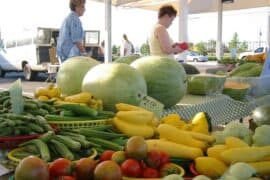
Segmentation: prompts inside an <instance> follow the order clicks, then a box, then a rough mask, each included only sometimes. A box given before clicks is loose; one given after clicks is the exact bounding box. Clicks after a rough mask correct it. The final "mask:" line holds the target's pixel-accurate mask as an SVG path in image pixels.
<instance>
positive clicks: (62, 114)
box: [60, 110, 75, 116]
mask: <svg viewBox="0 0 270 180" xmlns="http://www.w3.org/2000/svg"><path fill="white" fill-rule="evenodd" d="M60 116H75V113H74V112H72V111H70V110H62V111H60Z"/></svg>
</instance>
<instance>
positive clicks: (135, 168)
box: [121, 159, 142, 177]
mask: <svg viewBox="0 0 270 180" xmlns="http://www.w3.org/2000/svg"><path fill="white" fill-rule="evenodd" d="M121 171H122V173H123V175H124V176H127V177H141V174H142V170H141V167H140V164H139V162H138V161H136V160H135V159H127V160H125V161H124V162H123V163H122V164H121Z"/></svg>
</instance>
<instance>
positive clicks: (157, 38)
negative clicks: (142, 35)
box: [148, 5, 184, 58]
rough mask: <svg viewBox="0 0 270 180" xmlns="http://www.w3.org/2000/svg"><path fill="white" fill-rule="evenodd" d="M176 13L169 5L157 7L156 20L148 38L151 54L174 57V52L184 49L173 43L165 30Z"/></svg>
mask: <svg viewBox="0 0 270 180" xmlns="http://www.w3.org/2000/svg"><path fill="white" fill-rule="evenodd" d="M176 14H177V11H176V10H175V9H174V7H173V6H171V5H165V6H162V7H161V8H160V9H159V12H158V22H157V23H156V24H155V25H154V27H153V29H152V31H151V32H150V36H149V39H148V42H149V48H150V54H151V55H156V56H168V57H170V58H174V56H173V55H174V54H177V53H181V52H183V51H184V49H182V48H180V46H179V45H178V43H173V40H172V39H171V37H170V36H169V33H168V31H167V28H169V27H170V26H171V24H172V22H173V20H174V19H175V17H176Z"/></svg>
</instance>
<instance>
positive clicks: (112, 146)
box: [87, 137, 124, 151]
mask: <svg viewBox="0 0 270 180" xmlns="http://www.w3.org/2000/svg"><path fill="white" fill-rule="evenodd" d="M87 140H89V141H91V142H93V143H96V144H99V145H101V147H103V148H104V149H108V150H114V151H123V149H124V147H123V146H120V145H118V144H116V143H114V142H111V141H108V140H105V139H101V138H96V137H89V138H87Z"/></svg>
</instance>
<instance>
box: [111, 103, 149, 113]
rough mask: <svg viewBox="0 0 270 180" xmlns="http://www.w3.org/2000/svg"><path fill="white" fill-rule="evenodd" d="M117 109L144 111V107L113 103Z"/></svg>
mask: <svg viewBox="0 0 270 180" xmlns="http://www.w3.org/2000/svg"><path fill="white" fill-rule="evenodd" d="M115 107H116V109H117V111H145V110H146V109H144V108H141V107H139V106H134V105H131V104H125V103H117V104H115Z"/></svg>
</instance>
